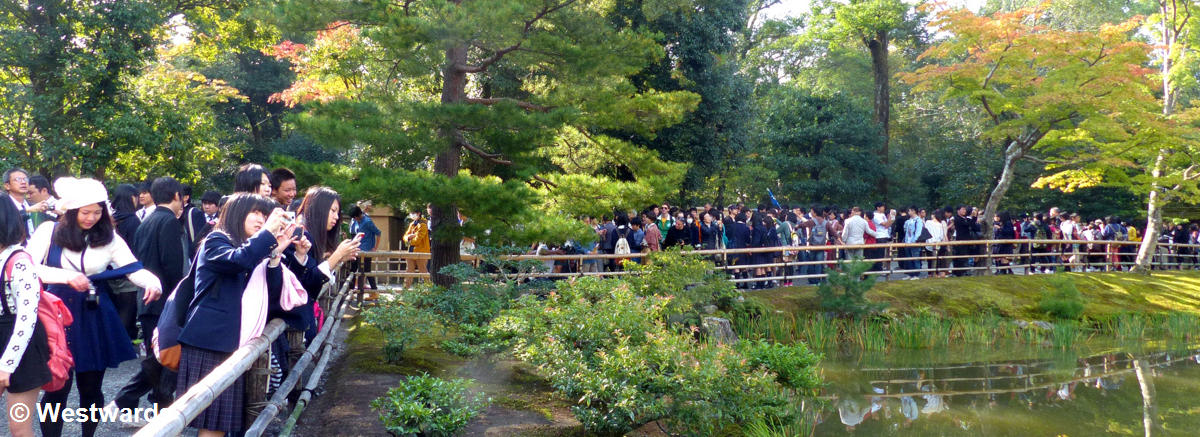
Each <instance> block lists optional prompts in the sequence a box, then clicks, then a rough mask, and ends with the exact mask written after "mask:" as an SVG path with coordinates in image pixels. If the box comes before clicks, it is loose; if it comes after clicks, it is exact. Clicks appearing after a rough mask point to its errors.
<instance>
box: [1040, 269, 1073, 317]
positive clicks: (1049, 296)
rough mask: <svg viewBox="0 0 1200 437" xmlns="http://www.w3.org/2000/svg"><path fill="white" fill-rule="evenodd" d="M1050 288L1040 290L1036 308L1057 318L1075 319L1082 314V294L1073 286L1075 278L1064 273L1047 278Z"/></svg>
mask: <svg viewBox="0 0 1200 437" xmlns="http://www.w3.org/2000/svg"><path fill="white" fill-rule="evenodd" d="M1047 281H1049V282H1050V286H1051V287H1052V289H1050V290H1044V291H1042V299H1041V301H1039V302H1038V309H1040V310H1042V311H1044V312H1045V313H1046V314H1048V315H1050V316H1051V317H1054V318H1057V319H1064V320H1075V319H1078V318H1079V316H1081V315H1083V307H1084V302H1083V295H1082V294H1080V293H1079V289H1078V288H1076V287H1075V280H1073V279H1071V277H1070V276H1066V275H1053V276H1050V277H1049V278H1047Z"/></svg>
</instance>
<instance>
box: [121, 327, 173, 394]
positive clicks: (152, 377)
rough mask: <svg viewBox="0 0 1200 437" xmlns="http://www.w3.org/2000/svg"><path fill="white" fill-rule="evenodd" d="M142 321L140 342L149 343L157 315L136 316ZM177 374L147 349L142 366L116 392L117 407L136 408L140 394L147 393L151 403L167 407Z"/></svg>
mask: <svg viewBox="0 0 1200 437" xmlns="http://www.w3.org/2000/svg"><path fill="white" fill-rule="evenodd" d="M138 320H139V321H141V322H142V344H145V345H149V344H150V338H151V336H152V335H154V327H155V326H158V316H157V315H153V314H144V315H141V316H139V317H138ZM176 378H178V375H176V374H175V372H174V371H172V370H171V369H168V368H166V367H163V366H162V364H160V363H159V362H158V359H157V358H156V357H155V356H154V351H153V350H149V351H147V353H146V358H143V359H142V367H141V369H139V370H138V373H137V374H136V375H133V378H130V379H129V382H127V383H125V386H124V387H121V391H119V392H117V399H116V401H115V402H116V403H117V407H118V408H137V406H138V404H139V403H140V402H141V399H142V396H145V395H146V394H149V395H150V396H149V398H148V400H149V401H150V403H151V404H158V407H159V408H167V406H169V405H171V402H174V401H175V379H176Z"/></svg>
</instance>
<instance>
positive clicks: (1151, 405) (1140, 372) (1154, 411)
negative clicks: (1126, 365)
mask: <svg viewBox="0 0 1200 437" xmlns="http://www.w3.org/2000/svg"><path fill="white" fill-rule="evenodd" d="M1133 370H1134V373H1135V374H1137V380H1138V387H1139V388H1141V390H1142V428H1143V429H1144V430H1145V432H1146V437H1151V436H1153V435H1154V433H1155V432H1156V431H1161V430H1162V428H1161V427H1160V426H1159V424H1158V402H1156V401H1155V398H1156V397H1157V394H1156V393H1155V390H1154V370H1153V369H1151V368H1150V366H1148V365H1146V362H1145V361H1143V360H1133Z"/></svg>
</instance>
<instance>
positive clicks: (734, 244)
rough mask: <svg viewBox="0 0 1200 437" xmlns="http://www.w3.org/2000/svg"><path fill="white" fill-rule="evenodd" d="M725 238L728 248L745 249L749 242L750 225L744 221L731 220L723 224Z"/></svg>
mask: <svg viewBox="0 0 1200 437" xmlns="http://www.w3.org/2000/svg"><path fill="white" fill-rule="evenodd" d="M725 238H727V239H729V244H728V246H729V248H730V249H745V248H746V247H747V246H748V245H749V244H750V227H749V226H746V224H745V223H738V222H733V223H730V224H729V225H727V226H725Z"/></svg>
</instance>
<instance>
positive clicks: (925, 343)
mask: <svg viewBox="0 0 1200 437" xmlns="http://www.w3.org/2000/svg"><path fill="white" fill-rule="evenodd" d="M889 331H890V333H891V339H892V344H894V345H896V346H898V347H901V348H905V349H928V348H931V347H934V346H940V345H945V344H947V343H949V341H950V329H949V324H948V323H945V322H944V321H943V320H942V318H941V317H938V316H936V315H933V314H917V315H913V316H908V317H904V318H901V319H897V320H896V321H894V322H892V324H891V325H890V326H889Z"/></svg>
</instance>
